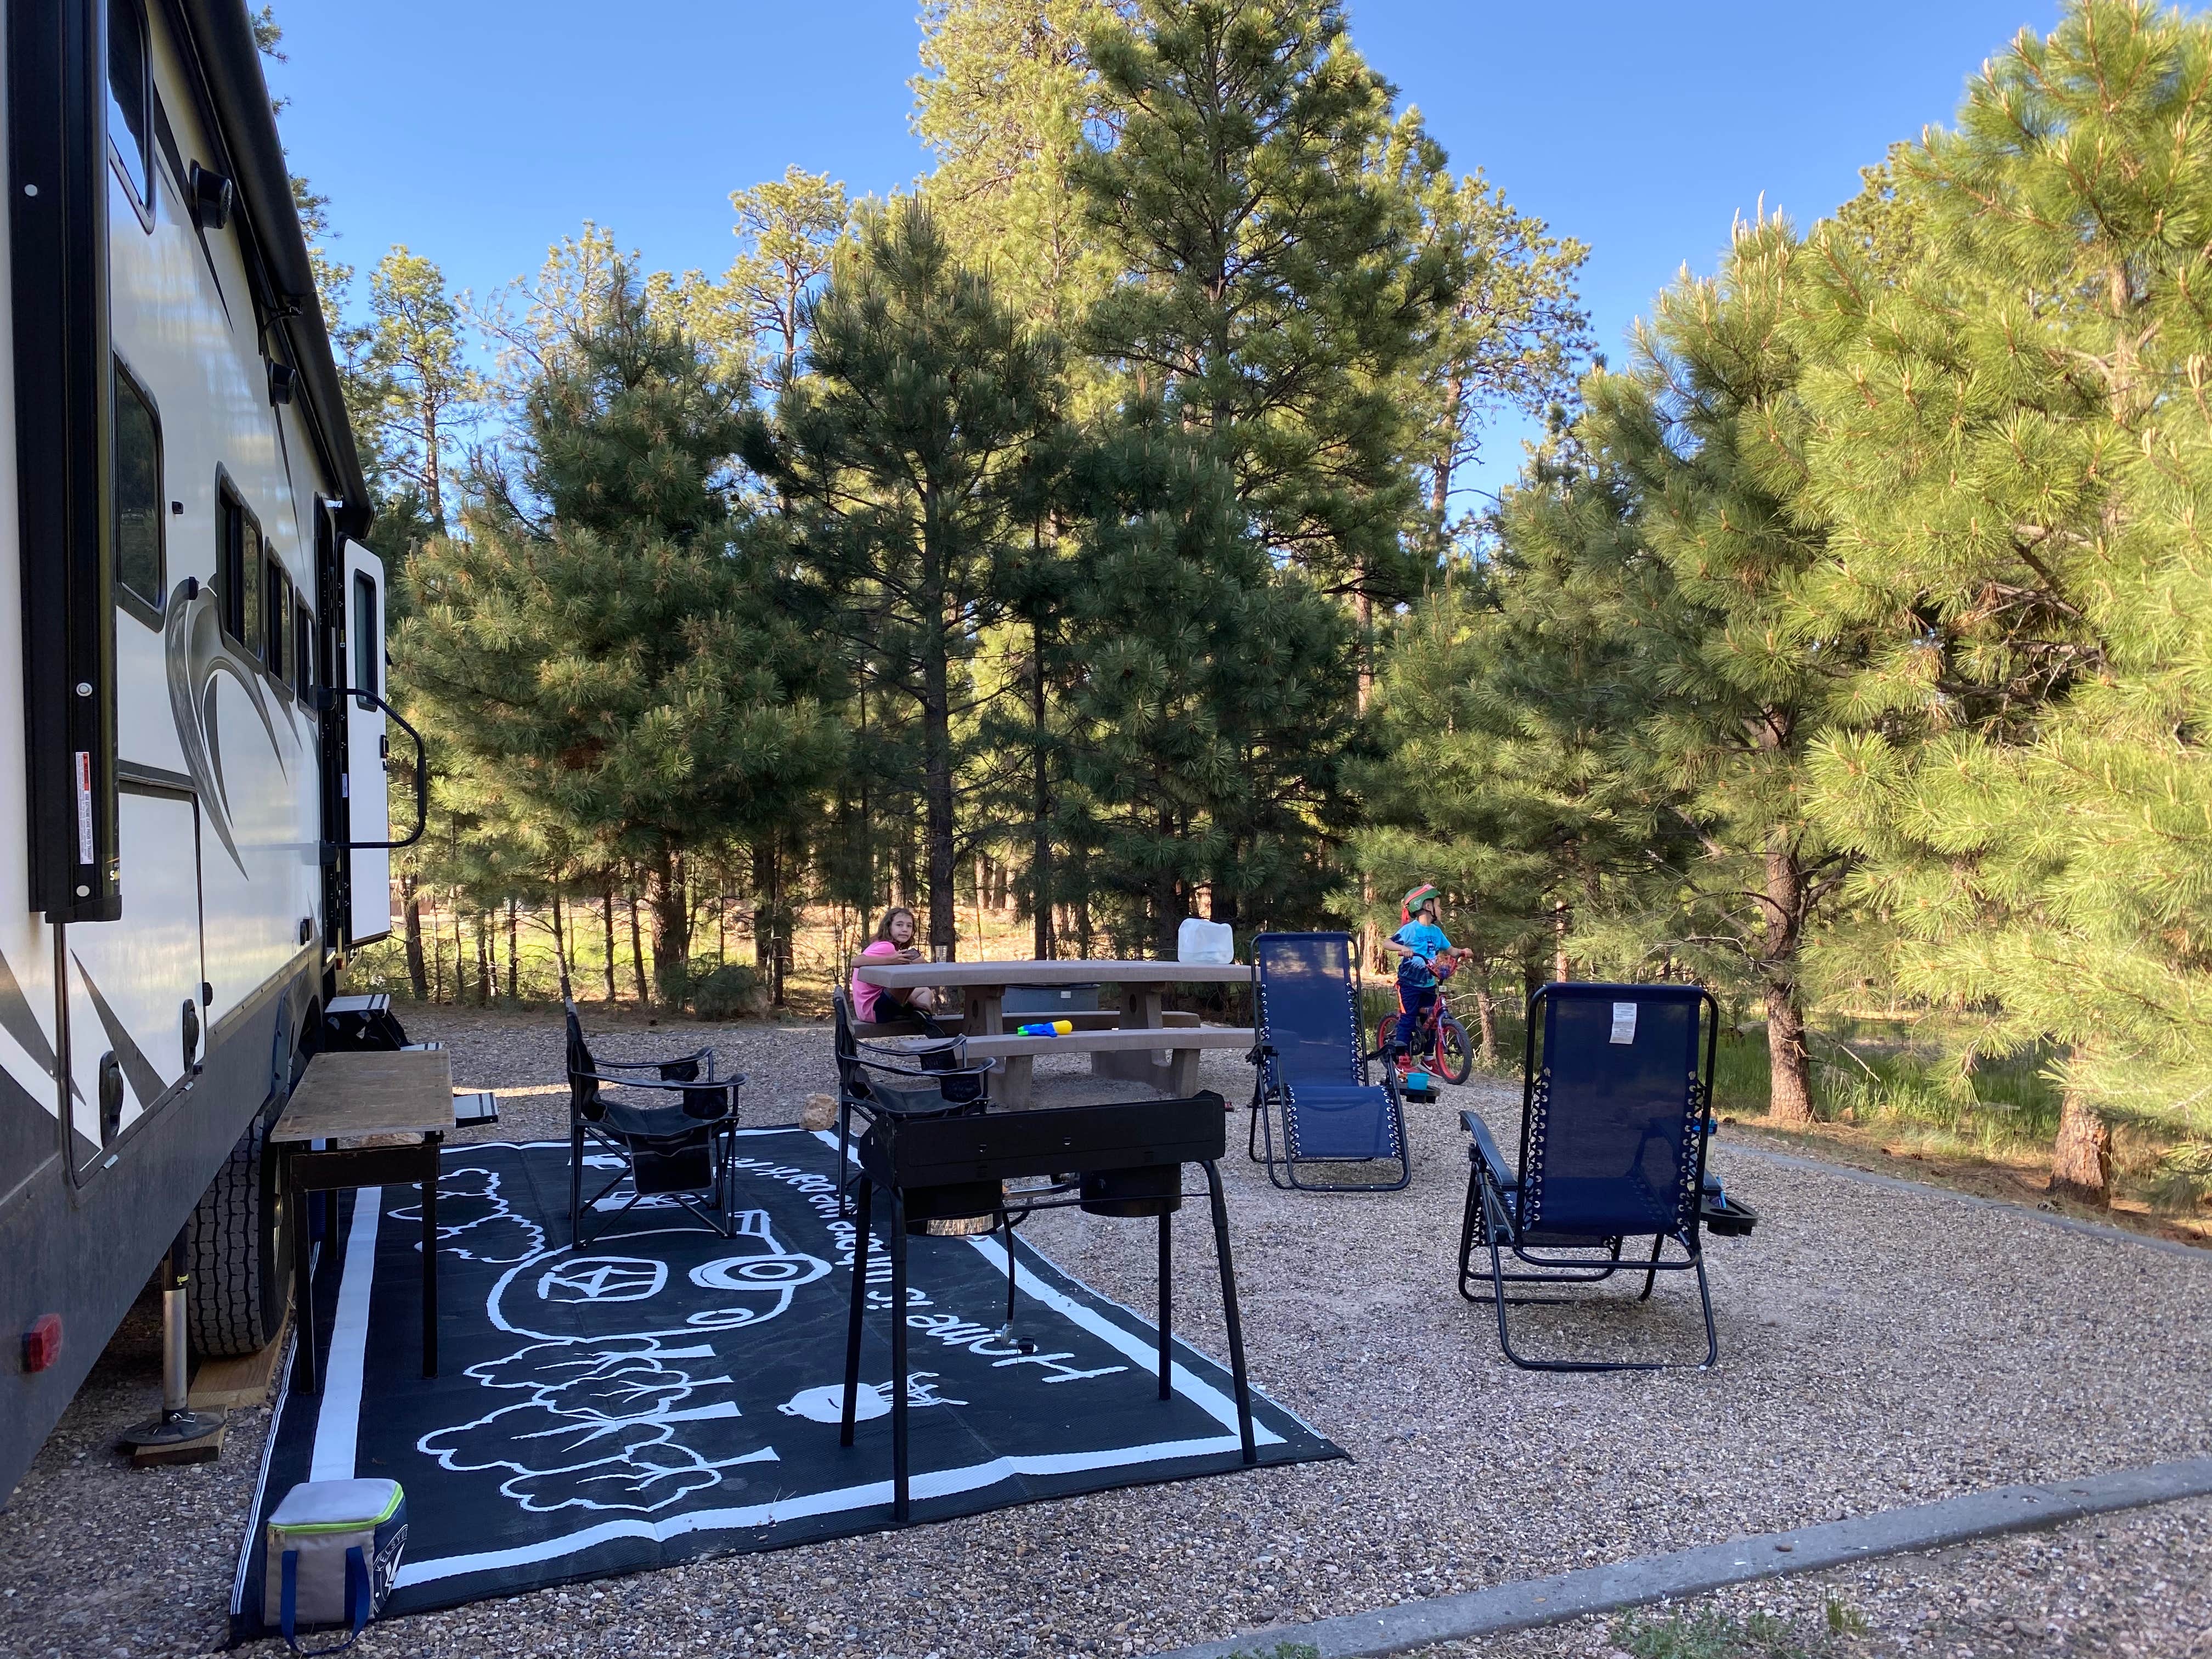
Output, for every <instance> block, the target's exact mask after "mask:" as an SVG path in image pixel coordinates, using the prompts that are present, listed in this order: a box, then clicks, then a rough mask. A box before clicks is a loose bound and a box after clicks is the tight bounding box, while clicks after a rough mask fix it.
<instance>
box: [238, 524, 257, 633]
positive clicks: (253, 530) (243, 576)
mask: <svg viewBox="0 0 2212 1659" xmlns="http://www.w3.org/2000/svg"><path fill="white" fill-rule="evenodd" d="M245 523H246V533H245V538H244V542H243V544H242V545H241V546H240V548H239V557H238V598H239V605H240V610H239V617H238V642H239V644H240V645H241V646H243V647H245V649H246V654H247V655H248V656H250V657H258V656H259V655H260V654H261V526H259V525H258V524H256V523H254V521H253V515H252V513H246V514H245Z"/></svg>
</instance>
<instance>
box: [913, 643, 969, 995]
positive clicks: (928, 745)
mask: <svg viewBox="0 0 2212 1659" xmlns="http://www.w3.org/2000/svg"><path fill="white" fill-rule="evenodd" d="M928 654H929V657H930V661H929V663H928V665H927V667H926V668H925V670H924V674H925V678H926V679H927V682H928V683H929V684H928V690H927V696H926V698H925V702H924V706H923V709H922V718H921V724H922V734H923V735H922V747H923V750H924V751H925V759H924V761H923V766H922V774H923V785H924V790H923V826H922V828H923V835H924V838H925V841H926V843H927V846H926V849H925V850H926V855H927V859H928V863H929V877H928V887H929V954H930V958H931V960H933V961H935V962H951V960H952V959H953V957H954V954H955V951H957V947H958V943H959V931H960V911H959V895H958V894H957V892H956V891H955V890H954V889H953V878H954V875H955V873H956V872H957V868H958V862H959V861H958V859H957V856H956V853H957V849H956V848H955V847H954V844H953V817H952V721H951V714H950V713H949V712H948V710H949V703H948V702H947V697H948V695H949V693H948V688H947V686H946V684H945V661H944V651H943V647H942V644H941V642H940V643H939V646H938V647H936V648H934V649H933V650H932V651H931V652H930V653H928Z"/></svg>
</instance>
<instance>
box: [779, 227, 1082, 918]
mask: <svg viewBox="0 0 2212 1659" xmlns="http://www.w3.org/2000/svg"><path fill="white" fill-rule="evenodd" d="M808 321H809V330H808V335H807V340H806V345H805V351H804V353H803V357H802V363H803V367H804V368H805V373H804V374H801V375H799V376H798V377H796V378H794V379H793V380H788V381H787V382H786V383H785V384H784V385H783V386H782V387H781V391H780V393H779V396H778V398H777V404H776V411H775V422H774V423H773V425H772V426H770V425H767V424H763V425H760V426H758V427H757V428H755V431H754V435H753V438H752V441H751V442H750V445H749V447H748V457H749V459H751V460H752V462H753V463H754V465H756V466H757V469H758V470H759V471H761V473H762V474H763V477H766V478H767V479H768V480H769V483H770V484H771V485H772V486H773V488H774V489H775V490H776V491H777V492H778V493H779V494H780V495H781V496H782V497H783V498H784V499H785V500H786V501H788V502H789V503H790V508H791V517H792V524H793V528H794V532H795V533H796V535H797V537H798V538H799V556H800V557H801V558H802V559H803V561H804V562H805V567H806V568H807V570H808V572H809V573H810V576H811V580H813V582H814V583H815V584H816V585H817V593H818V597H819V599H820V602H821V609H820V612H819V614H820V616H821V617H822V618H823V626H824V627H825V628H827V629H829V630H830V631H831V633H832V634H833V635H834V636H835V637H836V638H837V639H838V640H839V641H840V643H841V646H842V650H843V652H844V653H845V655H846V659H847V660H848V663H849V664H850V665H852V668H853V671H854V672H855V673H856V674H857V675H858V676H859V678H860V679H861V681H862V682H863V684H864V686H865V687H867V688H872V689H875V690H880V691H882V692H885V693H889V694H890V695H891V696H894V697H895V698H896V699H897V700H898V701H899V702H902V703H904V704H905V705H907V706H908V708H910V709H911V710H912V712H913V716H914V718H915V721H916V723H917V724H918V726H920V736H921V744H920V748H921V795H922V805H923V819H924V823H923V840H924V848H925V861H926V865H927V869H926V872H924V876H923V880H924V885H925V888H926V890H927V896H928V910H929V945H930V948H931V950H932V951H933V952H934V953H935V954H936V955H937V957H939V959H941V960H950V959H951V957H952V954H953V951H954V949H955V946H956V944H957V936H958V915H957V905H956V902H955V897H954V892H953V878H954V872H955V871H956V870H957V867H958V863H959V856H960V853H961V850H962V848H961V844H960V818H961V811H960V799H959V785H960V775H961V771H962V769H963V762H964V758H965V756H964V750H965V747H966V745H965V744H964V742H963V731H962V729H963V728H967V727H969V726H970V720H969V716H970V715H971V714H972V713H973V706H972V705H973V700H974V696H975V691H974V686H973V682H972V679H971V678H970V674H969V665H970V663H971V661H972V659H973V657H974V654H975V651H976V650H977V648H978V645H979V642H980V641H981V638H982V636H983V635H984V634H985V633H986V632H987V630H988V629H991V628H993V627H994V625H996V624H997V623H999V622H1000V620H1001V618H1002V617H1004V616H1005V615H1006V583H1005V581H1004V580H1003V577H1004V573H1005V568H1006V564H1007V562H1008V561H1009V560H1011V559H1013V558H1016V557H1018V556H1019V555H1020V554H1021V553H1022V552H1023V551H1024V550H1026V549H1027V547H1028V546H1029V544H1030V538H1031V530H1032V527H1033V524H1034V514H1035V513H1037V512H1040V511H1042V508H1043V504H1044V495H1043V494H1042V491H1041V490H1040V489H1038V487H1037V483H1036V478H1035V477H1034V467H1035V465H1036V461H1037V460H1038V459H1039V458H1040V457H1041V456H1042V454H1043V453H1046V452H1047V451H1048V450H1051V449H1052V448H1053V447H1054V446H1055V445H1056V442H1057V438H1058V434H1059V430H1060V416H1059V409H1058V397H1059V351H1058V348H1057V346H1056V344H1055V343H1054V342H1053V341H1052V340H1051V339H1050V337H1046V336H1041V335H1037V334H1034V333H1032V332H1031V331H1029V330H1027V329H1025V328H1024V326H1023V325H1021V324H1020V323H1019V321H1018V319H1016V318H1015V317H1014V315H1013V313H1012V312H1010V311H1009V310H1008V309H1007V308H1006V307H1005V306H1003V305H1001V304H1000V302H999V301H998V299H997V297H996V296H995V295H994V294H993V292H992V289H991V285H990V283H989V282H988V281H987V279H986V278H985V277H983V276H981V275H980V274H978V273H976V272H974V271H971V270H967V269H965V268H964V267H963V266H962V265H961V264H960V263H959V262H958V260H957V258H956V257H955V255H954V252H953V251H952V248H951V246H950V245H949V244H948V243H947V241H946V240H945V237H944V235H943V234H942V233H941V232H940V231H939V228H937V225H936V223H935V222H934V221H933V219H932V218H931V216H930V215H929V213H928V211H927V210H926V209H925V208H923V207H922V206H921V205H920V204H916V203H914V202H910V201H906V202H900V203H896V204H893V205H892V206H890V208H888V209H883V210H875V211H872V212H870V213H868V214H866V215H865V216H863V217H862V219H861V221H860V227H859V239H858V242H857V244H856V245H855V246H851V247H848V248H847V249H845V250H842V252H841V253H840V255H839V258H838V261H837V264H836V267H835V268H834V271H833V274H832V276H831V279H830V282H829V287H828V288H827V289H824V290H823V293H822V294H821V295H820V296H819V298H818V299H817V300H816V301H814V302H813V304H812V305H811V307H809V310H808Z"/></svg>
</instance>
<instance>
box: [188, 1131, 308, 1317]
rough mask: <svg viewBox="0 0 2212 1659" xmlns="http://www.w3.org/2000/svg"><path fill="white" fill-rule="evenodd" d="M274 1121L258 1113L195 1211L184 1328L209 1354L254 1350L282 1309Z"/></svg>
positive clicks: (280, 1208)
mask: <svg viewBox="0 0 2212 1659" xmlns="http://www.w3.org/2000/svg"><path fill="white" fill-rule="evenodd" d="M268 1132H269V1125H268V1123H267V1121H264V1119H262V1118H260V1117H256V1118H255V1119H254V1121H253V1122H252V1126H251V1127H248V1128H247V1130H246V1133H244V1134H243V1135H241V1136H240V1137H239V1141H238V1145H236V1146H234V1147H232V1148H231V1149H230V1156H229V1157H228V1158H226V1159H224V1160H223V1165H222V1169H220V1170H217V1171H216V1177H215V1179H214V1180H213V1181H211V1182H209V1183H208V1189H207V1191H206V1192H204V1193H203V1194H201V1195H200V1201H199V1203H198V1205H197V1206H196V1207H195V1208H194V1209H193V1211H192V1218H191V1225H190V1228H189V1231H190V1233H191V1264H192V1277H191V1285H190V1286H189V1288H188V1290H187V1292H186V1298H185V1309H186V1314H187V1322H186V1323H187V1329H188V1332H189V1334H190V1335H191V1343H192V1347H193V1350H194V1351H195V1352H198V1353H200V1354H203V1355H205V1356H207V1357H209V1358H222V1357H227V1356H230V1355H236V1354H249V1353H257V1352H259V1351H260V1350H261V1349H263V1348H264V1347H266V1346H268V1345H269V1344H270V1342H271V1341H273V1340H275V1339H276V1334H277V1331H278V1329H279V1328H280V1326H281V1324H282V1322H283V1316H284V1292H285V1288H286V1276H285V1272H284V1255H283V1249H282V1243H283V1225H282V1224H283V1204H282V1202H281V1200H279V1198H278V1195H277V1193H276V1160H275V1159H274V1158H270V1157H269V1156H268V1152H267V1144H268Z"/></svg>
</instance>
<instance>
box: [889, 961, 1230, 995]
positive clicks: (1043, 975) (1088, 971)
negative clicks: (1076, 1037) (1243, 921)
mask: <svg viewBox="0 0 2212 1659" xmlns="http://www.w3.org/2000/svg"><path fill="white" fill-rule="evenodd" d="M853 977H854V978H855V979H858V980H864V981H866V982H867V983H868V984H870V985H880V986H882V987H884V989H885V990H889V991H903V990H908V989H911V988H912V987H915V986H917V985H996V986H1000V987H1005V986H1009V985H1231V984H1243V983H1248V982H1249V981H1250V980H1251V977H1252V969H1251V968H1250V966H1249V964H1247V963H1238V962H1108V961H1101V960H1099V959H1098V958H1097V957H1085V958H1083V959H1080V960H1074V961H1066V962H856V963H854V964H853Z"/></svg>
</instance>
